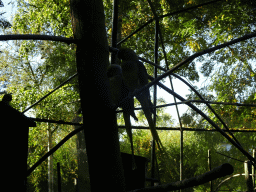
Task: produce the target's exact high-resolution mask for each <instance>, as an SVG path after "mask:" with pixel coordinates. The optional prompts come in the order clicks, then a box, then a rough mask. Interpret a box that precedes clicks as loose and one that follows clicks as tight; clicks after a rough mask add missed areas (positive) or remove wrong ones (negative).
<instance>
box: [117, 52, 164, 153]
mask: <svg viewBox="0 0 256 192" xmlns="http://www.w3.org/2000/svg"><path fill="white" fill-rule="evenodd" d="M117 57H118V58H119V59H121V60H122V62H121V64H120V65H121V68H122V73H123V79H124V83H125V84H126V85H127V87H128V89H129V91H130V94H131V93H132V92H134V91H135V90H137V89H140V88H142V87H143V86H145V85H146V84H148V73H147V70H146V68H145V66H144V65H143V63H142V62H140V61H139V58H138V56H137V55H136V53H135V52H134V51H133V50H132V49H130V48H120V49H119V51H118V54H117ZM135 96H136V98H137V99H138V101H139V102H140V104H141V107H142V110H143V112H144V114H145V117H146V119H147V121H148V124H149V128H150V130H151V134H152V136H153V139H154V140H155V141H156V143H157V145H158V147H159V149H160V150H162V149H163V145H162V143H161V140H160V138H159V135H158V133H157V131H156V128H155V125H154V122H153V119H152V113H153V112H154V110H153V108H152V107H153V104H152V102H151V99H150V93H149V89H147V90H145V91H143V92H142V93H140V94H138V95H135Z"/></svg>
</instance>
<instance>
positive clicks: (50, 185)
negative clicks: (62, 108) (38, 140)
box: [47, 123, 53, 192]
mask: <svg viewBox="0 0 256 192" xmlns="http://www.w3.org/2000/svg"><path fill="white" fill-rule="evenodd" d="M47 124H48V129H47V135H48V152H49V151H50V150H51V148H52V131H51V126H50V125H49V123H47ZM48 191H49V192H52V191H53V157H52V155H50V156H49V157H48Z"/></svg>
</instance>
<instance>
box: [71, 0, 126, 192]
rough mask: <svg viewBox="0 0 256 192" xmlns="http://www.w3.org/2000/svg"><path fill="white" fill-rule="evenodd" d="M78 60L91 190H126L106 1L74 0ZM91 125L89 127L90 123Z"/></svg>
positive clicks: (73, 10) (73, 15) (74, 27)
mask: <svg viewBox="0 0 256 192" xmlns="http://www.w3.org/2000/svg"><path fill="white" fill-rule="evenodd" d="M70 6H71V17H72V26H73V32H74V37H75V38H76V39H78V43H77V50H76V61H77V71H78V81H79V89H80V96H81V104H82V112H83V118H84V125H85V129H84V134H85V141H86V151H87V156H88V163H89V173H90V184H91V191H95V192H98V191H106V190H112V191H120V192H121V191H125V184H124V174H123V168H122V163H121V156H120V147H119V140H118V131H117V124H116V114H115V110H114V109H113V107H112V106H111V102H110V101H111V100H110V92H109V81H108V78H107V73H106V70H107V67H108V66H109V61H108V60H109V50H108V43H107V37H106V29H105V16H104V8H103V2H102V0H71V5H70ZM86 125H87V126H86Z"/></svg>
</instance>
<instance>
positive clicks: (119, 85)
mask: <svg viewBox="0 0 256 192" xmlns="http://www.w3.org/2000/svg"><path fill="white" fill-rule="evenodd" d="M107 76H108V79H109V83H110V93H111V97H112V102H113V103H112V104H113V105H114V106H115V107H116V108H117V107H119V106H118V105H120V107H121V108H122V109H123V117H124V122H125V128H126V132H127V135H128V137H129V140H130V143H131V151H132V169H133V170H135V169H136V164H135V159H134V148H133V141H132V128H131V121H130V116H132V117H133V118H134V120H136V121H138V118H137V117H136V115H135V113H134V99H133V98H132V99H129V98H127V96H128V94H129V89H128V87H127V86H126V85H125V84H124V81H123V75H122V68H121V66H120V65H116V64H112V65H110V66H109V67H108V69H107Z"/></svg>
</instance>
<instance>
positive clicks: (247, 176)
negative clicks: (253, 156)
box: [244, 161, 254, 192]
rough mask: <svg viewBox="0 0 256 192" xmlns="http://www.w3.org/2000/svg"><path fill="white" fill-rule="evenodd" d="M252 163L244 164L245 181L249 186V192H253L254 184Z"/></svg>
mask: <svg viewBox="0 0 256 192" xmlns="http://www.w3.org/2000/svg"><path fill="white" fill-rule="evenodd" d="M251 171H252V163H251V162H250V161H245V162H244V172H245V181H246V186H247V192H253V191H254V190H253V184H252V176H251V174H252V173H251Z"/></svg>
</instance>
